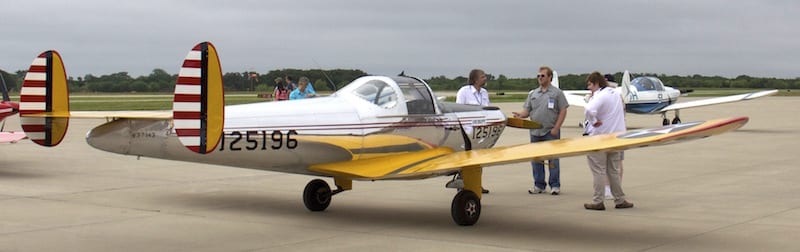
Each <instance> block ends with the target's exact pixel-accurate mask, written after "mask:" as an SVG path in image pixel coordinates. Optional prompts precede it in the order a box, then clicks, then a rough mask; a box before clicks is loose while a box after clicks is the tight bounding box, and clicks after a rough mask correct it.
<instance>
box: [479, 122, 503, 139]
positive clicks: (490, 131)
mask: <svg viewBox="0 0 800 252" xmlns="http://www.w3.org/2000/svg"><path fill="white" fill-rule="evenodd" d="M503 127H504V126H503V125H486V126H475V127H473V130H472V138H473V139H481V138H487V137H496V136H499V135H500V133H502V132H503Z"/></svg>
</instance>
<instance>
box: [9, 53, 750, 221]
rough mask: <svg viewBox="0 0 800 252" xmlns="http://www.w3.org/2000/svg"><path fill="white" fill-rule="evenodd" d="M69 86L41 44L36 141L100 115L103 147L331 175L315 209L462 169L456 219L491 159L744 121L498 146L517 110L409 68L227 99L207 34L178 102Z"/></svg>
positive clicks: (25, 95)
mask: <svg viewBox="0 0 800 252" xmlns="http://www.w3.org/2000/svg"><path fill="white" fill-rule="evenodd" d="M66 87H67V84H66V78H65V71H64V66H63V63H62V62H61V57H60V56H59V54H58V53H57V52H55V51H46V52H44V53H42V54H40V55H39V57H37V58H36V59H35V60H34V61H33V64H32V65H31V68H30V70H29V71H28V74H27V75H26V76H25V81H24V84H23V89H22V91H21V103H20V116H21V119H22V120H21V121H22V124H23V125H22V128H23V129H24V130H25V132H26V133H28V136H29V137H30V138H31V140H33V141H34V142H36V143H38V144H40V145H44V146H55V145H56V144H58V143H59V142H60V141H61V140H62V139H63V137H64V134H65V133H66V128H67V126H68V122H69V119H70V118H85V117H88V118H97V117H99V118H107V119H109V121H108V122H107V123H104V124H102V125H100V126H97V127H96V128H94V129H92V130H91V131H89V133H87V134H86V141H87V142H88V143H89V145H91V146H93V147H95V148H98V149H101V150H105V151H109V152H113V153H119V154H123V155H133V156H145V157H153V158H160V159H168V160H180V161H187V162H199V163H208V164H219V165H227V166H234V167H242V168H250V169H259V170H269V171H278V172H286V173H296V174H306V175H313V176H319V177H328V178H333V181H334V183H335V185H336V189H335V190H331V188H330V186H329V185H328V183H327V182H325V181H324V180H322V179H314V180H312V181H310V182H309V183H308V184H307V185H306V188H305V190H304V192H303V202H304V203H305V206H306V208H308V209H309V210H311V211H323V210H325V209H326V208H327V207H328V206H329V204H330V203H331V199H332V196H333V195H335V194H337V193H340V192H343V191H347V190H351V189H353V180H362V181H377V180H412V179H425V178H430V177H436V176H448V175H453V174H455V173H458V172H461V174H462V178H463V182H464V188H463V190H460V191H459V192H458V193H457V194H456V195H455V197H454V198H453V201H452V203H451V214H452V217H453V220H454V221H455V222H456V223H457V224H459V225H473V224H475V223H476V222H477V221H478V218H479V217H480V212H481V204H480V199H481V180H482V175H481V170H482V169H483V168H485V167H487V166H491V165H497V164H507V163H515V162H529V161H531V160H536V161H542V160H546V159H552V158H557V157H567V156H576V155H584V154H586V153H589V152H594V151H603V150H611V149H613V150H625V149H631V148H637V147H646V146H654V145H661V144H669V143H676V142H680V141H683V140H692V139H698V138H704V137H707V136H711V135H716V134H720V133H724V132H727V131H731V130H734V129H737V128H739V127H741V126H743V125H744V124H745V123H747V121H748V118H747V117H737V118H728V119H718V120H709V121H705V122H693V123H686V124H678V125H671V126H668V127H661V128H657V129H650V130H638V131H629V132H627V133H619V134H607V135H598V136H592V137H579V138H572V139H561V140H556V141H548V142H540V143H531V144H520V145H514V146H502V147H493V146H494V145H495V143H496V141H497V140H498V138H499V137H500V135H501V134H502V132H503V130H504V129H505V126H506V125H509V126H519V125H517V124H516V123H521V122H520V121H518V120H519V119H512V118H507V117H506V115H504V114H503V112H502V111H500V110H499V109H497V108H496V107H482V106H473V105H462V104H455V103H450V102H444V101H439V100H437V99H434V97H436V96H434V95H433V92H431V89H430V87H429V86H428V85H427V84H426V83H425V82H424V81H422V80H420V79H416V78H411V77H405V76H399V77H385V76H365V77H361V78H358V79H356V80H354V81H353V82H351V83H350V84H349V85H347V86H345V87H344V88H341V89H339V90H338V91H337V92H336V93H334V94H333V95H331V96H328V97H320V98H311V99H304V100H292V101H278V102H262V103H253V104H244V105H233V106H224V101H223V99H224V96H223V85H222V71H221V67H220V63H219V58H218V57H217V52H216V49H215V48H214V46H213V45H212V44H211V43H208V42H203V43H200V44H198V45H196V46H195V47H194V48H193V49H192V50H191V51H190V52H189V54H188V55H187V56H186V59H185V60H184V62H183V65H182V67H181V70H180V73H179V75H178V80H177V84H176V86H175V97H174V102H173V111H166V112H165V111H153V112H147V111H142V112H130V111H128V112H126V111H119V112H114V111H99V112H81V111H78V112H71V111H69V97H68V94H67V88H66ZM522 123H527V124H523V125H522V126H523V128H531V127H533V126H532V125H533V124H534V123H532V122H530V121H522ZM198 153H199V154H198Z"/></svg>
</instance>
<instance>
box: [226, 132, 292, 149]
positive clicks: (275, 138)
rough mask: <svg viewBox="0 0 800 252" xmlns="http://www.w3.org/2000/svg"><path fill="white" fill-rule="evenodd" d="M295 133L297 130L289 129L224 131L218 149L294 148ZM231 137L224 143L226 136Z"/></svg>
mask: <svg viewBox="0 0 800 252" xmlns="http://www.w3.org/2000/svg"><path fill="white" fill-rule="evenodd" d="M296 135H297V131H295V130H289V131H287V132H286V133H284V132H282V131H280V130H274V131H272V133H267V131H266V130H262V131H245V132H244V133H243V132H241V131H231V132H225V134H224V137H222V142H221V143H220V147H219V150H220V151H225V150H226V149H225V148H227V150H230V151H241V150H248V151H252V150H267V148H268V147H269V148H271V149H273V150H278V149H281V148H287V149H294V148H297V139H295V138H293V136H296ZM229 137H230V138H232V140H231V141H230V143H227V144H226V143H225V139H226V138H229Z"/></svg>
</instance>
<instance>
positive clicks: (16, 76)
mask: <svg viewBox="0 0 800 252" xmlns="http://www.w3.org/2000/svg"><path fill="white" fill-rule="evenodd" d="M26 73H27V71H24V70H19V71H16V72H14V73H9V72H6V71H3V70H0V74H2V75H3V79H4V80H5V81H6V85H7V86H8V88H9V90H12V92H13V91H17V92H18V91H19V87H21V86H22V81H23V79H24V78H25V74H26ZM365 75H368V74H367V73H366V72H364V71H362V70H357V69H334V70H322V69H307V70H304V69H280V70H271V71H269V72H267V73H265V74H261V73H257V72H228V73H225V74H223V76H222V79H223V82H224V85H225V90H226V91H256V92H271V91H272V89H273V88H274V86H275V82H274V80H275V79H276V78H283V77H285V76H291V77H293V78H294V79H295V81H297V79H299V77H301V76H305V77H308V78H309V80H311V82H312V83H313V84H314V88H315V89H316V90H317V91H332V90H334V88H335V87H342V86H344V85H346V84H347V83H349V82H350V81H352V80H354V79H356V78H358V77H361V76H365ZM588 75H589V74H588V73H587V74H567V75H561V76H559V83H560V85H561V88H562V89H566V90H581V89H585V88H586V76H588ZM636 76H656V77H658V78H659V79H661V81H662V82H664V84H665V85H668V86H672V87H676V88H774V89H800V78H794V79H780V78H761V77H750V76H747V75H740V76H737V77H736V78H725V77H720V76H702V75H697V74H695V75H691V76H678V75H665V74H654V73H636V74H632V77H636ZM177 77H178V76H177V74H169V73H167V72H166V71H164V70H163V69H154V70H153V71H152V72H151V73H150V74H148V75H143V76H139V77H136V78H134V77H131V76H130V75H129V74H128V73H127V72H118V73H113V74H108V75H101V76H95V75H92V74H87V75H85V76H79V77H73V76H69V77H68V83H69V84H68V85H69V89H70V92H172V91H173V89H174V85H175V81H176V79H177ZM486 77H487V78H488V85H489V86H488V88H489V89H491V90H508V91H527V90H530V89H532V88H535V87H537V86H538V82H537V80H536V78H535V77H532V78H507V77H506V76H505V75H502V74H500V75H497V76H495V75H493V74H488V73H487V76H486ZM614 77H615V79H616V80H621V79H622V73H621V72H618V73H614ZM425 81H426V82H427V83H428V84H430V85H431V88H432V89H434V90H457V89H458V88H460V87H461V86H463V85H464V84H466V83H467V78H466V77H464V76H457V77H454V78H448V77H445V76H436V77H431V78H428V79H425ZM330 83H333V84H335V87H333V85H330Z"/></svg>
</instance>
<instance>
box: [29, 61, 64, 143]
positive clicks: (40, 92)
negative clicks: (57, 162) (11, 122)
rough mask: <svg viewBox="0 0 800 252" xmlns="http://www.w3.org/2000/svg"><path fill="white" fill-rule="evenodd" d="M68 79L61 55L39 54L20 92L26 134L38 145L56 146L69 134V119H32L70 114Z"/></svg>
mask: <svg viewBox="0 0 800 252" xmlns="http://www.w3.org/2000/svg"><path fill="white" fill-rule="evenodd" d="M66 76H67V74H66V71H65V70H64V64H63V62H62V61H61V55H59V54H58V52H56V51H53V50H50V51H46V52H43V53H41V54H39V56H38V57H36V58H35V59H34V60H33V63H31V67H30V69H28V73H27V74H26V75H25V80H24V81H23V84H22V89H21V90H20V104H19V108H20V111H19V112H20V121H21V123H22V130H23V131H25V134H26V135H28V137H29V138H30V139H31V140H33V142H35V143H37V144H39V145H42V146H48V147H51V146H56V145H58V144H59V143H61V140H63V139H64V135H65V134H66V133H67V126H68V124H69V118H68V117H43V116H37V117H31V116H32V115H34V114H42V113H50V114H59V113H67V114H68V113H69V96H68V90H67V78H66Z"/></svg>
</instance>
